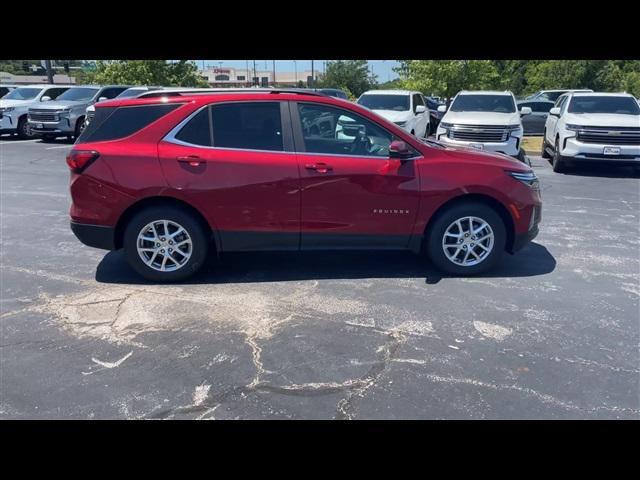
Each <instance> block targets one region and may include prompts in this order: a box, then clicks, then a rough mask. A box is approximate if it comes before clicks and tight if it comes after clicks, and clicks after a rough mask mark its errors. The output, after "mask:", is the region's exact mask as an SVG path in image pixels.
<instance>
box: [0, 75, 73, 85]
mask: <svg viewBox="0 0 640 480" xmlns="http://www.w3.org/2000/svg"><path fill="white" fill-rule="evenodd" d="M0 83H7V84H14V85H34V84H38V83H48V81H47V75H46V74H45V75H14V74H12V73H8V72H0ZM53 83H54V84H56V85H75V83H76V77H70V76H69V75H66V74H60V73H56V74H55V75H54V76H53Z"/></svg>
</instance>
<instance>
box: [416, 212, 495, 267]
mask: <svg viewBox="0 0 640 480" xmlns="http://www.w3.org/2000/svg"><path fill="white" fill-rule="evenodd" d="M469 216H473V217H478V218H481V219H482V220H484V221H485V222H487V223H488V224H489V226H490V227H491V229H492V230H493V235H494V244H493V248H492V250H491V251H490V252H489V253H488V254H487V256H486V257H485V258H484V259H483V260H482V261H481V262H480V263H478V264H476V265H471V266H464V265H458V264H456V263H453V261H451V260H449V259H448V258H447V256H446V255H445V253H444V249H443V247H442V240H443V237H444V234H445V232H446V230H447V228H448V227H449V226H450V225H451V224H452V223H454V222H455V221H456V220H458V219H460V218H463V217H469ZM506 241H507V235H506V229H505V225H504V222H503V221H502V218H500V215H498V213H497V212H496V211H495V210H494V209H493V208H491V207H490V206H488V205H485V204H483V203H480V202H464V203H458V204H455V205H452V206H450V207H446V210H444V211H442V212H440V213H438V214H437V216H436V218H435V219H434V221H433V223H432V224H431V225H430V227H429V231H428V233H427V236H426V238H425V245H424V250H425V253H426V254H427V255H428V257H429V259H430V260H431V262H432V263H433V264H434V265H435V266H436V268H438V269H439V270H441V271H443V272H445V273H448V274H452V275H478V274H480V273H483V272H486V271H487V270H490V269H491V268H493V267H494V266H495V265H496V264H497V263H498V262H499V261H500V258H501V257H502V254H503V253H504V250H505V245H506Z"/></svg>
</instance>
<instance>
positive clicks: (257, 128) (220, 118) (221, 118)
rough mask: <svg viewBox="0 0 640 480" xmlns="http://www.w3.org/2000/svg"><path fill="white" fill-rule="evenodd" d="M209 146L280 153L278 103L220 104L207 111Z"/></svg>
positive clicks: (280, 135) (281, 145)
mask: <svg viewBox="0 0 640 480" xmlns="http://www.w3.org/2000/svg"><path fill="white" fill-rule="evenodd" d="M211 122H212V125H213V146H214V147H221V148H239V149H247V150H273V151H282V150H284V148H283V142H282V119H281V118H280V104H279V103H278V102H238V103H223V104H218V105H213V106H212V107H211Z"/></svg>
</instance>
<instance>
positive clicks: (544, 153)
mask: <svg viewBox="0 0 640 480" xmlns="http://www.w3.org/2000/svg"><path fill="white" fill-rule="evenodd" d="M547 148H549V144H548V143H547V132H544V133H543V134H542V151H541V152H540V156H541V157H542V158H546V159H547V160H548V159H550V158H551V156H550V155H549V152H547Z"/></svg>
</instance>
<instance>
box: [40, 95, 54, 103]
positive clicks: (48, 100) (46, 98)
mask: <svg viewBox="0 0 640 480" xmlns="http://www.w3.org/2000/svg"><path fill="white" fill-rule="evenodd" d="M40 101H41V102H50V101H51V97H47V96H46V95H45V96H44V97H42V98H41V99H40Z"/></svg>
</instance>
